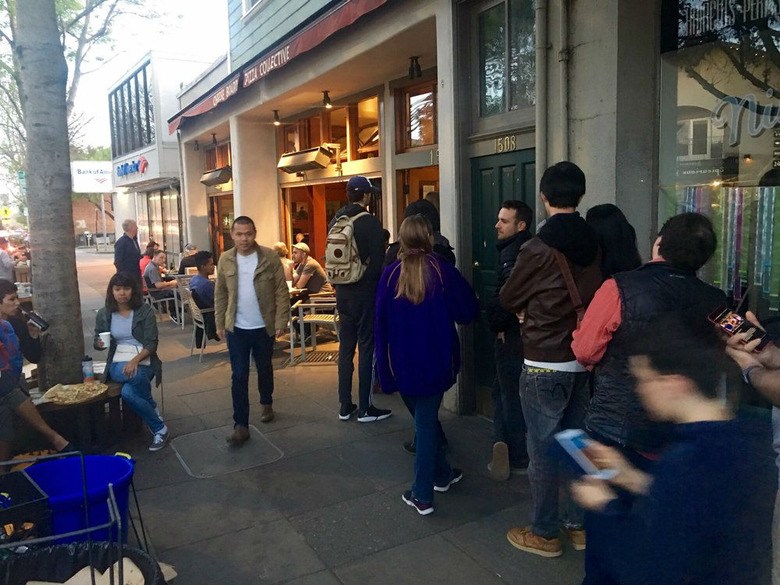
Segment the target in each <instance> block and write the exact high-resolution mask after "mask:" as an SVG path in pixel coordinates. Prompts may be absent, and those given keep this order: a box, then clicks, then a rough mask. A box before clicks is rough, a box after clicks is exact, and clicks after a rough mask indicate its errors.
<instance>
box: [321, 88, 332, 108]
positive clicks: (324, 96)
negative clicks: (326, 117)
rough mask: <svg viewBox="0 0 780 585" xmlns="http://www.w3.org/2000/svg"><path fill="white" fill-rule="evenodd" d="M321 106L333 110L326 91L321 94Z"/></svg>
mask: <svg viewBox="0 0 780 585" xmlns="http://www.w3.org/2000/svg"><path fill="white" fill-rule="evenodd" d="M322 105H323V106H325V107H326V108H327V109H329V110H330V109H332V108H333V104H332V103H331V101H330V96H329V95H328V90H327V89H326V90H324V91H323V92H322Z"/></svg>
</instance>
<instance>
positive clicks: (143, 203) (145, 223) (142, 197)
mask: <svg viewBox="0 0 780 585" xmlns="http://www.w3.org/2000/svg"><path fill="white" fill-rule="evenodd" d="M148 206H149V201H148V196H147V194H146V193H138V194H136V198H135V210H136V217H137V223H138V243H139V244H140V245H141V251H143V249H144V248H146V244H148V243H149V207H148Z"/></svg>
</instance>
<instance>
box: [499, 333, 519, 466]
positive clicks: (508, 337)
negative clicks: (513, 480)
mask: <svg viewBox="0 0 780 585" xmlns="http://www.w3.org/2000/svg"><path fill="white" fill-rule="evenodd" d="M504 339H505V341H501V340H500V339H496V350H495V359H496V377H495V380H494V381H493V394H492V398H493V442H494V443H496V442H498V441H501V442H503V443H506V444H507V445H508V447H509V465H511V466H512V467H517V468H522V467H526V466H527V465H528V447H527V445H526V439H525V433H526V428H525V418H524V417H523V405H522V403H521V402H520V374H522V371H523V340H522V338H521V337H520V330H519V329H510V330H509V331H507V332H506V334H505V336H504Z"/></svg>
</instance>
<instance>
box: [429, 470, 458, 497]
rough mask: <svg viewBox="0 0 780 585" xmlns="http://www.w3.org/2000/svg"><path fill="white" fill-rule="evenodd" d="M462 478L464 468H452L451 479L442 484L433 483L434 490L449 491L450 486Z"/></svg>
mask: <svg viewBox="0 0 780 585" xmlns="http://www.w3.org/2000/svg"><path fill="white" fill-rule="evenodd" d="M461 479H463V470H462V469H458V468H457V467H453V468H452V475H450V479H449V481H448V482H447V483H443V484H441V485H436V484H433V491H435V492H446V491H449V489H450V486H451V485H452V484H455V483H458V482H459V481H460V480H461Z"/></svg>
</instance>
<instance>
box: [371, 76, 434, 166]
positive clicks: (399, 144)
mask: <svg viewBox="0 0 780 585" xmlns="http://www.w3.org/2000/svg"><path fill="white" fill-rule="evenodd" d="M438 85H439V84H438V77H433V78H430V79H424V80H422V81H418V82H416V83H410V84H407V85H403V86H401V87H398V88H396V89H395V112H396V115H395V152H396V154H403V153H404V152H421V151H426V150H435V149H437V148H438V147H439V95H438V91H437V90H438ZM425 89H428V90H430V92H431V93H433V109H434V115H433V134H434V141H433V143H432V144H423V145H420V146H412V145H411V138H410V136H409V130H408V129H410V124H411V112H410V111H409V110H410V108H409V107H408V99H407V96H408V95H410V94H411V93H412V92H416V91H417V90H425ZM419 93H422V92H419ZM380 137H381V128H380Z"/></svg>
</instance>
